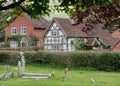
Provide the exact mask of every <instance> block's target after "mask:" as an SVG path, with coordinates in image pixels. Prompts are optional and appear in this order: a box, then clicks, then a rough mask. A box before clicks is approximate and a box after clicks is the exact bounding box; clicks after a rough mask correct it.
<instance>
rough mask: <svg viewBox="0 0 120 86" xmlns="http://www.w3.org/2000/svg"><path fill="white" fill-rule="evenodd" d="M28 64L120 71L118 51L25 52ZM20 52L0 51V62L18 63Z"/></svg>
mask: <svg viewBox="0 0 120 86" xmlns="http://www.w3.org/2000/svg"><path fill="white" fill-rule="evenodd" d="M24 55H25V59H26V63H27V64H42V65H52V66H61V67H73V68H83V67H90V68H96V69H98V70H104V71H120V53H118V52H45V51H39V52H32V51H29V52H28V51H26V52H24ZM17 61H18V52H0V63H8V64H17Z"/></svg>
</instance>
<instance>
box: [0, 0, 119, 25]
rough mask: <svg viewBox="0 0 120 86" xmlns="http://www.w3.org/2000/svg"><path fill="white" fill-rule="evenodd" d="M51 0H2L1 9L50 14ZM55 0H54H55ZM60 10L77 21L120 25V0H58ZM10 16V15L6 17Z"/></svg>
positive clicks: (34, 15)
mask: <svg viewBox="0 0 120 86" xmlns="http://www.w3.org/2000/svg"><path fill="white" fill-rule="evenodd" d="M49 1H50V0H11V1H10V0H9V2H8V0H0V11H3V10H8V9H11V10H12V13H14V14H15V13H17V14H20V13H21V12H26V13H28V14H29V15H30V16H31V17H34V18H35V17H36V15H49V13H50V10H51V9H50V8H49ZM53 1H54V0H53ZM58 1H59V2H60V5H59V6H55V9H56V10H58V11H64V12H66V13H68V14H70V15H72V18H74V19H76V20H77V23H80V22H83V21H86V22H90V23H91V22H92V23H104V24H105V25H106V26H110V25H114V26H117V27H120V0H58ZM2 13H3V12H2ZM6 18H8V17H6ZM5 20H6V19H5Z"/></svg>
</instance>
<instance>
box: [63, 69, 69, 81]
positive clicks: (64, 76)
mask: <svg viewBox="0 0 120 86" xmlns="http://www.w3.org/2000/svg"><path fill="white" fill-rule="evenodd" d="M67 71H68V68H65V71H64V74H63V76H62V82H64V80H65V78H66V76H67Z"/></svg>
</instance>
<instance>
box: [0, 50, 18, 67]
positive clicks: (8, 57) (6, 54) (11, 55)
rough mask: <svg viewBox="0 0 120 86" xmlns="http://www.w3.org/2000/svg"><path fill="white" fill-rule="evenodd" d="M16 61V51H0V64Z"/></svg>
mask: <svg viewBox="0 0 120 86" xmlns="http://www.w3.org/2000/svg"><path fill="white" fill-rule="evenodd" d="M17 62H18V53H17V52H10V51H0V64H12V65H15V64H17Z"/></svg>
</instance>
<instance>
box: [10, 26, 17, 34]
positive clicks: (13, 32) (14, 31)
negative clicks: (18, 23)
mask: <svg viewBox="0 0 120 86" xmlns="http://www.w3.org/2000/svg"><path fill="white" fill-rule="evenodd" d="M11 34H12V35H16V34H17V27H12V29H11Z"/></svg>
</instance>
